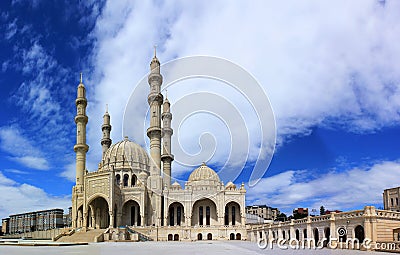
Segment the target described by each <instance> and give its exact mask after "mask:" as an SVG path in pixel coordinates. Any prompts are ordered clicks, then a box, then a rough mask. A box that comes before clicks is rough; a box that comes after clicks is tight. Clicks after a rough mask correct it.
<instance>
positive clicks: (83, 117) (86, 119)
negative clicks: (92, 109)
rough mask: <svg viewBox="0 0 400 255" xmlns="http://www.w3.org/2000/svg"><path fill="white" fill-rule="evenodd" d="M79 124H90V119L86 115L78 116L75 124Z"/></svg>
mask: <svg viewBox="0 0 400 255" xmlns="http://www.w3.org/2000/svg"><path fill="white" fill-rule="evenodd" d="M78 122H83V123H85V124H87V122H88V117H87V116H86V115H81V114H80V115H76V116H75V123H78Z"/></svg>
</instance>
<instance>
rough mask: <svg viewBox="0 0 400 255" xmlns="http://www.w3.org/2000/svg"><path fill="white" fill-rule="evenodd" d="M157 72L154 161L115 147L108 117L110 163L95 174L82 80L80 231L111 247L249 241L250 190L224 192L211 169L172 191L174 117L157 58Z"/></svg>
mask: <svg viewBox="0 0 400 255" xmlns="http://www.w3.org/2000/svg"><path fill="white" fill-rule="evenodd" d="M150 69H151V72H150V74H149V76H148V83H149V86H150V93H149V94H148V97H147V98H148V102H149V107H150V123H149V124H150V125H149V127H148V129H147V136H148V137H149V139H150V148H149V152H150V153H149V154H148V153H147V151H146V149H145V148H142V147H141V146H140V145H138V144H136V143H135V142H134V141H131V140H130V139H129V138H128V137H125V138H124V140H122V141H119V142H117V143H114V144H112V141H111V139H110V132H111V124H110V114H109V113H108V112H107V111H106V113H105V114H104V116H103V118H104V123H103V125H102V126H101V129H102V131H103V138H102V140H101V142H100V143H101V146H102V150H103V153H102V158H101V159H100V162H99V167H98V169H97V170H96V171H93V172H89V171H88V170H87V169H86V153H87V151H88V150H89V146H88V145H87V144H86V124H87V122H88V117H87V115H86V106H87V99H86V89H85V86H84V85H83V83H82V77H81V82H80V84H79V85H78V95H77V99H76V101H75V103H76V108H77V115H76V117H75V123H76V126H77V137H76V139H77V141H76V145H75V146H74V150H75V152H76V185H75V186H74V187H73V191H72V226H73V228H75V229H79V230H80V229H83V230H85V231H86V230H90V229H107V230H106V231H105V232H104V239H105V240H108V239H120V240H121V239H127V238H130V237H128V236H129V233H131V234H130V235H132V236H133V234H132V233H135V234H137V233H139V235H141V236H146V238H150V239H153V240H199V239H200V240H203V239H212V240H214V239H222V240H223V239H246V229H245V215H246V214H245V193H246V190H245V188H244V185H243V184H242V185H241V186H240V187H237V186H236V185H235V184H233V183H232V182H229V183H228V184H227V185H224V184H223V182H222V181H221V180H220V179H219V176H218V174H217V173H216V172H215V171H214V170H213V169H211V168H210V167H208V166H207V165H206V164H205V163H203V164H201V166H199V167H198V168H196V169H194V170H193V172H192V173H191V174H190V177H189V179H188V181H187V182H186V183H185V185H184V187H182V186H181V185H180V184H179V183H177V182H175V183H173V184H172V183H171V171H172V169H171V163H172V161H173V160H174V156H173V155H172V152H171V136H172V134H173V130H172V128H171V120H172V113H171V112H170V103H169V101H168V99H167V98H165V99H164V97H163V95H162V94H161V93H160V91H161V84H162V81H163V77H162V75H161V73H160V62H159V61H158V59H157V57H156V56H154V58H153V59H152V61H151V63H150ZM143 96H145V95H143ZM132 128H134V127H132ZM121 226H126V227H125V228H121ZM127 228H128V232H129V233H128V232H126V229H127ZM127 233H128V234H127Z"/></svg>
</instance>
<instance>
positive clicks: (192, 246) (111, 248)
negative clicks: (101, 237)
mask: <svg viewBox="0 0 400 255" xmlns="http://www.w3.org/2000/svg"><path fill="white" fill-rule="evenodd" d="M0 254H7V255H8V254H21V255H22V254H24V255H25V254H29V255H35V254H38V255H39V254H40V255H42V254H43V255H45V254H49V255H50V254H51V255H54V254H56V255H64V254H76V255H79V254H85V255H91V254H116V255H122V254H143V255H146V254H149V255H150V254H151V255H157V254H162V255H166V254H175V255H180V254H182V255H183V254H185V255H187V254H191V255H195V254H201V255H204V254H241V255H246V254H271V255H272V254H273V255H280V254H298V255H302V254H338V255H339V254H340V255H342V254H344V255H347V254H348V255H350V254H351V255H352V254H367V255H375V254H377V255H378V254H379V255H382V254H389V253H383V252H379V253H378V252H364V251H351V250H329V249H322V250H278V249H273V250H268V249H265V250H261V249H260V248H258V246H257V244H256V243H251V242H245V241H242V242H240V241H234V242H232V241H230V242H229V241H225V242H223V241H210V242H207V241H204V242H190V243H189V242H139V243H94V244H89V245H82V246H61V247H24V246H3V245H0Z"/></svg>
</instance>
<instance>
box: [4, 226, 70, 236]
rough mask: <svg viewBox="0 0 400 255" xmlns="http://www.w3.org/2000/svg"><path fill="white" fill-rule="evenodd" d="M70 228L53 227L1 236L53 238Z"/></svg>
mask: <svg viewBox="0 0 400 255" xmlns="http://www.w3.org/2000/svg"><path fill="white" fill-rule="evenodd" d="M70 230H71V228H55V229H49V230H43V231H33V232H26V233H21V234H13V235H6V236H3V238H4V239H5V238H31V239H53V238H55V237H56V236H58V235H60V234H62V233H64V232H68V231H70Z"/></svg>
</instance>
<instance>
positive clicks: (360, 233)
mask: <svg viewBox="0 0 400 255" xmlns="http://www.w3.org/2000/svg"><path fill="white" fill-rule="evenodd" d="M354 234H355V237H356V238H357V239H358V241H359V243H362V242H364V239H365V234H364V227H363V226H361V225H358V226H357V227H356V228H355V229H354Z"/></svg>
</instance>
